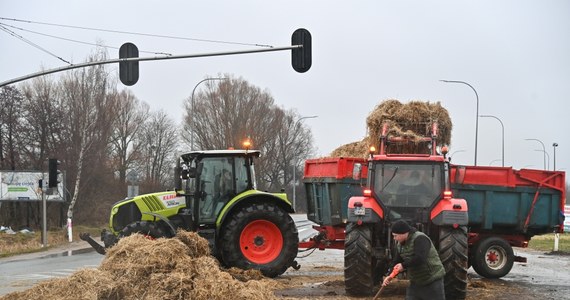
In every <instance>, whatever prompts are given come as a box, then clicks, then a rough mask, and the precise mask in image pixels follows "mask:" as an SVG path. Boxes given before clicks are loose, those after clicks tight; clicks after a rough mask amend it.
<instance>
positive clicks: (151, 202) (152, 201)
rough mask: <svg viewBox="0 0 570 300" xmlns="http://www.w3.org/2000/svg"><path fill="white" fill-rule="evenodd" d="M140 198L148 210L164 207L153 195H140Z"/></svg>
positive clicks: (157, 209)
mask: <svg viewBox="0 0 570 300" xmlns="http://www.w3.org/2000/svg"><path fill="white" fill-rule="evenodd" d="M141 200H142V201H143V202H144V204H145V205H146V206H147V207H148V209H149V210H150V211H159V210H162V209H164V207H163V206H162V203H160V200H158V198H157V197H155V196H142V197H141Z"/></svg>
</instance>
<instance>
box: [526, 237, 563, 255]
mask: <svg viewBox="0 0 570 300" xmlns="http://www.w3.org/2000/svg"><path fill="white" fill-rule="evenodd" d="M528 247H529V248H530V249H534V250H539V251H548V252H551V251H553V250H554V233H550V234H544V235H537V236H534V237H532V239H531V240H530V242H529V243H528ZM558 252H564V253H569V254H570V234H568V233H562V234H560V239H559V241H558Z"/></svg>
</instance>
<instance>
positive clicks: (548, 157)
mask: <svg viewBox="0 0 570 300" xmlns="http://www.w3.org/2000/svg"><path fill="white" fill-rule="evenodd" d="M534 151H538V152H544V154H546V169H545V170H549V169H550V154H548V152H546V151H544V150H541V149H536V150H534Z"/></svg>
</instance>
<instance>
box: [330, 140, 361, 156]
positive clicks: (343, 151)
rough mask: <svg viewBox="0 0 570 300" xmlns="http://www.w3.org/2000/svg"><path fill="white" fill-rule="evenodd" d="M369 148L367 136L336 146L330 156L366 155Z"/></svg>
mask: <svg viewBox="0 0 570 300" xmlns="http://www.w3.org/2000/svg"><path fill="white" fill-rule="evenodd" d="M369 148H370V142H369V138H368V137H366V138H364V139H363V140H362V141H358V142H353V143H349V144H345V145H342V146H340V147H338V148H336V149H335V150H334V151H333V152H332V153H331V154H330V156H331V157H361V158H366V157H368V153H369Z"/></svg>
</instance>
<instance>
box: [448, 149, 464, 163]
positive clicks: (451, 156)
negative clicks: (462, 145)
mask: <svg viewBox="0 0 570 300" xmlns="http://www.w3.org/2000/svg"><path fill="white" fill-rule="evenodd" d="M459 152H466V151H465V150H463V149H461V150H456V151H453V153H451V154H450V155H449V161H451V159H452V158H453V155H455V153H459Z"/></svg>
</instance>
